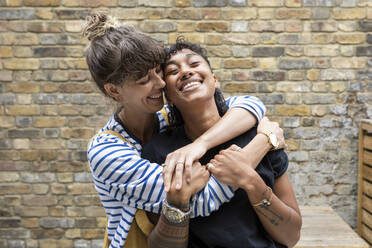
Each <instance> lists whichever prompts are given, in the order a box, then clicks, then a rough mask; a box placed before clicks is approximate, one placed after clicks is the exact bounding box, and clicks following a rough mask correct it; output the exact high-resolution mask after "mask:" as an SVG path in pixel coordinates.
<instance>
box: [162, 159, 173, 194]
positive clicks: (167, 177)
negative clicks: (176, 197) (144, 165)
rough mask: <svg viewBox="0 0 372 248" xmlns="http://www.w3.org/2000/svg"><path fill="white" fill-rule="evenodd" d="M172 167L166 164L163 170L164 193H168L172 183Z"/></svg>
mask: <svg viewBox="0 0 372 248" xmlns="http://www.w3.org/2000/svg"><path fill="white" fill-rule="evenodd" d="M173 171H174V165H169V164H166V165H165V166H164V169H163V180H164V191H165V192H168V191H169V189H170V184H171V182H172V176H173Z"/></svg>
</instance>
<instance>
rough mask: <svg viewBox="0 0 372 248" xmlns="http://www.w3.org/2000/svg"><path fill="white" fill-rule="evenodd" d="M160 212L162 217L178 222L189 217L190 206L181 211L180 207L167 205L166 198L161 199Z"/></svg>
mask: <svg viewBox="0 0 372 248" xmlns="http://www.w3.org/2000/svg"><path fill="white" fill-rule="evenodd" d="M162 213H163V215H164V217H165V218H166V219H167V220H168V221H169V222H170V223H175V224H179V223H182V222H184V221H185V220H187V219H188V218H190V214H191V206H190V209H189V211H187V212H183V211H182V210H181V209H178V208H176V207H173V206H171V205H169V203H168V202H167V200H164V201H163V206H162Z"/></svg>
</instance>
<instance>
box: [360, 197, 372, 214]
mask: <svg viewBox="0 0 372 248" xmlns="http://www.w3.org/2000/svg"><path fill="white" fill-rule="evenodd" d="M362 207H363V208H364V209H367V210H368V212H370V213H372V199H370V198H368V197H367V196H365V195H363V196H362Z"/></svg>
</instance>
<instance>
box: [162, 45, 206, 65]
mask: <svg viewBox="0 0 372 248" xmlns="http://www.w3.org/2000/svg"><path fill="white" fill-rule="evenodd" d="M195 56H196V57H201V56H200V55H199V54H197V53H196V52H194V51H192V50H190V49H186V48H185V49H182V50H179V51H177V52H176V53H173V54H172V55H171V56H170V57H169V59H168V60H167V63H166V65H169V64H172V63H175V62H177V61H179V60H184V59H189V58H192V57H195ZM201 58H202V57H201Z"/></svg>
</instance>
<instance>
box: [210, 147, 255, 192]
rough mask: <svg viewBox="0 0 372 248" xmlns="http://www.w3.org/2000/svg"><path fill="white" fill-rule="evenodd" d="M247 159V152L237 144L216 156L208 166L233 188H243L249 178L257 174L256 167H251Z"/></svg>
mask: <svg viewBox="0 0 372 248" xmlns="http://www.w3.org/2000/svg"><path fill="white" fill-rule="evenodd" d="M246 160H247V158H246V154H245V153H244V152H243V150H242V149H241V148H240V147H238V146H237V145H232V146H230V147H229V148H228V149H225V150H222V151H220V152H219V154H217V155H216V156H214V158H213V159H212V160H211V161H210V162H209V163H208V164H207V167H208V170H209V171H210V172H211V173H212V174H213V175H214V176H215V177H216V178H217V179H218V180H219V181H221V182H223V183H225V184H227V185H230V186H232V187H233V188H239V187H240V188H242V187H243V186H247V185H245V184H246V182H247V178H250V177H254V176H256V174H257V173H256V171H255V170H254V169H255V168H253V167H250V166H249V164H247V162H246ZM252 166H253V165H252ZM257 175H258V174H257ZM248 181H249V180H248Z"/></svg>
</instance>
